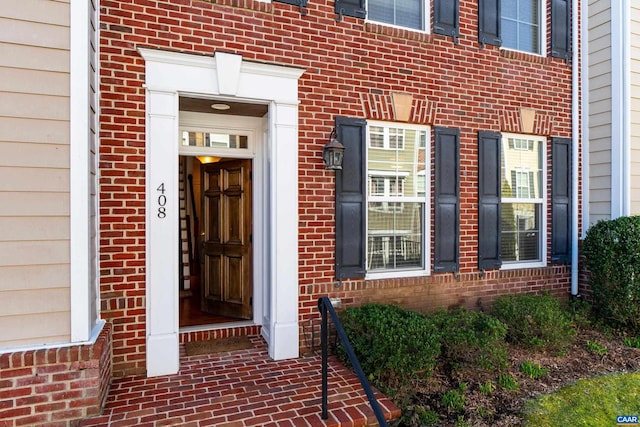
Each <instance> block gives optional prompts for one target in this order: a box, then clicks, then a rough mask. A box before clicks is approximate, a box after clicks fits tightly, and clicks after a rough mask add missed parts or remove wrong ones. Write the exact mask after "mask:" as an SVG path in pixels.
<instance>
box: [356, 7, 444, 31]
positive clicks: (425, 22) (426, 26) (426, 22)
mask: <svg viewBox="0 0 640 427" xmlns="http://www.w3.org/2000/svg"><path fill="white" fill-rule="evenodd" d="M418 1H420V0H418ZM421 1H422V3H423V9H422V28H421V29H419V28H411V27H405V26H402V25H397V24H389V23H388V22H382V21H374V20H373V19H369V15H370V14H369V8H370V7H371V5H370V1H369V0H367V4H366V10H367V18H366V21H367V22H372V23H375V24H379V25H384V26H388V27H393V28H402V29H404V30H409V31H416V32H419V33H430V32H431V1H432V0H421Z"/></svg>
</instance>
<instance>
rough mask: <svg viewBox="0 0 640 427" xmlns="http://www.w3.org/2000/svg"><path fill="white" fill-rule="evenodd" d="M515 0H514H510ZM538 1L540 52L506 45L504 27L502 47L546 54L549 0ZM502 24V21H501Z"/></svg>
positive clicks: (531, 53)
mask: <svg viewBox="0 0 640 427" xmlns="http://www.w3.org/2000/svg"><path fill="white" fill-rule="evenodd" d="M509 1H513V0H509ZM537 1H538V8H539V9H538V48H539V50H540V51H539V52H530V51H528V50H521V49H514V48H512V47H506V46H505V45H504V40H505V34H504V29H502V30H501V32H502V34H501V35H500V37H501V38H502V46H501V48H502V49H504V50H511V51H515V52H524V53H528V54H530V55H536V56H546V53H547V52H546V51H547V1H548V0H537ZM499 19H500V21H502V11H501V12H500V18H499ZM500 25H501V26H502V22H501V23H500Z"/></svg>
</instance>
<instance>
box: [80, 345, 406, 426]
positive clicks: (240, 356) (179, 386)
mask: <svg viewBox="0 0 640 427" xmlns="http://www.w3.org/2000/svg"><path fill="white" fill-rule="evenodd" d="M252 341H253V343H254V348H253V349H249V350H240V351H234V352H227V353H218V354H213V355H206V356H192V357H186V356H185V357H182V358H181V368H180V372H179V373H178V374H175V375H167V376H163V377H156V378H141V377H138V378H122V379H116V380H114V381H113V384H112V387H111V390H110V392H109V396H108V399H107V402H106V406H105V409H104V411H103V414H102V415H101V416H97V417H92V418H88V419H85V420H82V421H81V422H80V424H79V425H80V426H83V427H89V426H104V425H109V426H139V427H142V426H162V425H181V426H221V427H241V426H265V427H267V426H268V427H276V426H278V427H279V426H293V427H297V426H304V427H308V426H311V427H315V426H324V427H328V426H331V427H342V426H350V427H360V426H371V425H376V419H375V416H374V415H373V411H372V410H371V408H370V406H369V403H368V400H367V398H366V396H365V394H364V391H362V388H361V387H360V383H359V382H358V379H357V378H356V376H355V374H353V372H351V371H350V370H348V369H347V368H345V367H344V366H343V365H342V364H341V363H340V362H339V361H338V360H336V359H334V358H332V359H331V361H330V366H329V399H328V400H329V419H327V420H322V419H321V416H320V415H321V406H320V405H321V396H322V393H321V376H320V371H321V362H320V360H321V359H320V357H319V356H315V355H314V356H306V357H301V358H298V359H293V360H284V361H273V360H271V359H270V358H269V356H268V354H267V350H266V346H265V345H264V342H263V341H262V339H261V338H258V337H255V338H253V339H252ZM378 400H379V402H380V404H381V406H382V409H383V412H384V413H385V416H386V417H387V418H388V419H391V418H395V417H398V416H399V415H400V411H399V409H397V408H396V406H395V405H394V404H393V403H392V402H391V401H390V400H389V399H387V398H386V397H384V396H382V395H378Z"/></svg>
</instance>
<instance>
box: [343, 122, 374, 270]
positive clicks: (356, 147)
mask: <svg viewBox="0 0 640 427" xmlns="http://www.w3.org/2000/svg"><path fill="white" fill-rule="evenodd" d="M366 125H367V122H366V121H365V120H363V119H354V118H349V117H336V134H337V137H338V141H340V142H341V143H342V145H344V148H345V150H344V158H343V161H342V170H337V171H336V278H337V279H338V280H342V279H346V278H356V277H364V275H365V251H366V249H365V248H366V227H365V222H364V218H365V215H364V214H365V212H364V209H365V195H366V193H365V191H366V177H367V174H366V165H365V151H364V150H366V136H365V127H366Z"/></svg>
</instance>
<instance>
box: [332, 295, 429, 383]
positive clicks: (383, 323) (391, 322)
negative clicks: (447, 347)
mask: <svg viewBox="0 0 640 427" xmlns="http://www.w3.org/2000/svg"><path fill="white" fill-rule="evenodd" d="M340 317H341V321H342V324H343V327H344V330H345V332H346V334H347V336H348V337H349V341H351V344H352V346H353V349H354V351H355V353H356V356H357V357H358V360H359V361H360V364H361V366H362V369H363V370H364V372H365V373H366V374H367V375H368V376H369V378H370V379H372V380H374V381H375V383H376V384H377V385H379V386H381V385H382V386H383V388H386V387H384V384H385V383H387V384H389V383H390V382H403V381H405V380H409V379H410V377H412V376H414V375H417V374H419V375H421V376H423V377H427V376H429V375H430V374H431V372H432V371H433V368H434V367H435V364H436V360H437V358H438V356H439V355H440V334H439V333H438V331H437V329H436V328H435V327H434V325H433V323H432V322H431V321H430V320H429V319H428V318H426V317H424V316H423V315H421V314H419V313H416V312H413V311H409V310H404V309H402V308H400V307H396V306H393V305H383V304H365V305H363V306H361V307H355V308H348V309H346V310H345V311H344V312H343V313H342V314H341V316H340ZM339 354H341V356H342V358H343V360H344V359H345V354H344V352H342V351H339Z"/></svg>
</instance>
